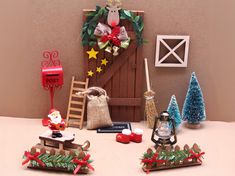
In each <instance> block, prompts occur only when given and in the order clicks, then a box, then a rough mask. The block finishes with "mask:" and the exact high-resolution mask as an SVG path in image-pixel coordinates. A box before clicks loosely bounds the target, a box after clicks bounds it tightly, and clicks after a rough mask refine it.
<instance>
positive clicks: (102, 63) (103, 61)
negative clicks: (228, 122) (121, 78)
mask: <svg viewBox="0 0 235 176" xmlns="http://www.w3.org/2000/svg"><path fill="white" fill-rule="evenodd" d="M107 63H108V61H107V59H105V58H104V59H102V60H101V65H104V66H106V65H107Z"/></svg>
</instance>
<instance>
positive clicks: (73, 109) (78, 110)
mask: <svg viewBox="0 0 235 176" xmlns="http://www.w3.org/2000/svg"><path fill="white" fill-rule="evenodd" d="M69 110H70V111H77V112H82V109H81V108H72V107H70V108H69Z"/></svg>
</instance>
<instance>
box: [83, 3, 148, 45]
mask: <svg viewBox="0 0 235 176" xmlns="http://www.w3.org/2000/svg"><path fill="white" fill-rule="evenodd" d="M108 12H109V11H108V9H107V7H100V6H96V10H95V11H93V12H90V13H88V14H87V16H86V20H85V22H84V24H83V27H82V45H83V46H94V45H95V44H97V37H96V36H95V34H94V32H95V29H96V27H97V25H98V24H99V22H100V21H101V20H106V19H107V17H108ZM119 16H120V20H128V21H129V22H131V24H132V27H133V29H134V32H135V36H136V40H137V43H138V45H141V44H143V42H144V40H143V37H142V32H143V28H144V22H143V19H142V17H141V16H138V15H135V14H134V13H133V12H131V11H129V10H124V9H120V10H119Z"/></svg>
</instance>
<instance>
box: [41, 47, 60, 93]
mask: <svg viewBox="0 0 235 176" xmlns="http://www.w3.org/2000/svg"><path fill="white" fill-rule="evenodd" d="M58 55H59V53H58V51H52V52H49V51H45V52H44V53H43V57H44V58H46V59H48V60H45V61H42V86H43V87H44V88H45V89H48V88H50V87H61V86H62V85H63V69H62V66H61V64H60V60H59V59H58Z"/></svg>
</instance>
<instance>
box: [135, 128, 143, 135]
mask: <svg viewBox="0 0 235 176" xmlns="http://www.w3.org/2000/svg"><path fill="white" fill-rule="evenodd" d="M134 133H135V134H143V133H144V131H143V130H142V129H140V128H136V129H135V130H134Z"/></svg>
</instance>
